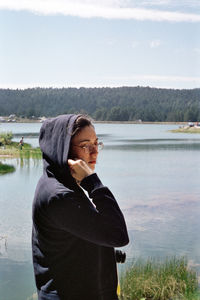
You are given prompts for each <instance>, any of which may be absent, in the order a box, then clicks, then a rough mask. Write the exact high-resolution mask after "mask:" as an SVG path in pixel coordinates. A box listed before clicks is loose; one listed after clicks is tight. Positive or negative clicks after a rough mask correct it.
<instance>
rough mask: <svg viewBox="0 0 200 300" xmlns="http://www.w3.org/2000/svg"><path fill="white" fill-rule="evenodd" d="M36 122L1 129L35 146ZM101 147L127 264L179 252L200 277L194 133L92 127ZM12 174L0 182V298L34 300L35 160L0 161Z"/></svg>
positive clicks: (101, 167) (198, 146)
mask: <svg viewBox="0 0 200 300" xmlns="http://www.w3.org/2000/svg"><path fill="white" fill-rule="evenodd" d="M40 126H41V124H38V123H31V124H16V123H15V124H10V123H6V124H1V125H0V131H3V130H4V131H12V132H13V133H14V135H15V138H14V139H15V140H16V141H19V139H20V136H21V135H24V136H25V142H29V143H31V144H32V145H33V146H38V140H37V134H38V132H39V129H40ZM95 127H96V131H97V134H98V136H99V139H100V140H102V141H103V142H104V144H105V147H104V150H103V151H102V152H101V153H100V154H99V160H98V164H97V167H96V171H97V173H98V175H99V177H100V178H101V180H102V182H103V183H104V184H105V185H107V186H109V188H110V189H111V190H112V192H113V193H114V195H115V196H116V198H117V200H118V202H119V205H120V207H121V208H122V210H123V213H124V215H125V218H126V221H127V226H128V230H129V235H130V244H129V245H128V246H127V247H125V248H124V249H123V250H125V251H126V253H127V261H131V260H133V259H138V258H146V257H149V256H151V257H165V256H171V255H181V256H182V255H184V256H187V257H188V260H189V262H190V265H191V266H193V267H194V268H196V269H197V270H198V271H199V272H200V234H199V228H200V218H199V215H200V184H199V178H200V155H199V152H200V135H198V134H183V133H171V132H169V131H168V130H170V129H174V128H177V127H178V126H177V125H143V124H141V125H135V124H96V125H95ZM1 161H4V162H6V163H11V164H13V165H15V167H16V172H15V173H13V174H7V175H4V176H1V177H0V236H3V237H5V238H3V239H1V240H0V300H32V299H36V298H34V296H33V295H34V293H35V290H36V289H35V285H34V279H33V271H32V263H31V205H32V199H33V194H34V190H35V186H36V184H37V181H38V179H39V177H40V175H41V173H42V161H41V160H25V159H24V160H20V159H1Z"/></svg>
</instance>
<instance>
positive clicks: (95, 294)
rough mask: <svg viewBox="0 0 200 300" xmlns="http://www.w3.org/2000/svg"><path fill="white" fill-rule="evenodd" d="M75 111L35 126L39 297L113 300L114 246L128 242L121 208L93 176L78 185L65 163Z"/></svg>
mask: <svg viewBox="0 0 200 300" xmlns="http://www.w3.org/2000/svg"><path fill="white" fill-rule="evenodd" d="M76 118H77V115H62V116H58V117H56V118H52V119H48V120H46V121H45V122H44V123H43V125H42V127H41V130H40V138H39V142H40V148H41V150H42V153H43V162H44V172H43V175H42V177H41V178H40V180H39V182H38V185H37V188H36V191H35V197H34V201H33V231H32V252H33V265H34V272H35V280H36V286H37V289H38V299H39V300H47V299H48V300H115V299H118V298H117V295H116V289H117V273H116V261H115V252H114V247H121V246H124V245H126V244H127V243H128V234H127V229H126V225H125V221H124V217H123V215H122V212H121V210H120V208H119V206H118V204H117V202H116V200H115V198H114V196H113V195H112V193H111V192H110V190H109V189H108V188H107V187H105V186H104V185H103V184H102V183H101V181H100V180H99V178H98V176H97V174H92V175H90V176H88V177H86V178H84V179H83V180H82V182H81V187H82V188H83V189H84V190H86V191H87V193H88V196H89V198H90V199H91V200H92V202H93V204H92V202H91V201H90V200H89V198H88V197H87V196H86V194H85V193H84V191H83V190H82V188H80V187H79V186H78V185H77V184H76V182H75V180H74V179H73V177H72V176H71V174H70V171H69V167H68V165H67V159H68V152H69V146H70V140H71V132H72V128H73V124H74V122H75V120H76Z"/></svg>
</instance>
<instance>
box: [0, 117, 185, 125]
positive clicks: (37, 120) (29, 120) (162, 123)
mask: <svg viewBox="0 0 200 300" xmlns="http://www.w3.org/2000/svg"><path fill="white" fill-rule="evenodd" d="M4 118H5V120H6V119H7V118H8V117H4ZM49 118H53V117H49ZM47 119H48V118H47ZM93 122H94V123H95V124H141V125H146V124H155V125H156V124H158V125H186V124H188V122H170V121H167V122H164V121H162V122H161V121H155V122H150V121H140V120H135V121H108V120H107V121H98V120H93ZM8 123H9V124H10V123H11V124H15V123H41V124H42V123H43V122H42V121H41V120H40V119H22V118H17V119H16V120H14V121H7V120H6V121H4V122H1V121H0V125H1V124H8Z"/></svg>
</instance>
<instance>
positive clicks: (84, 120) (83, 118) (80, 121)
mask: <svg viewBox="0 0 200 300" xmlns="http://www.w3.org/2000/svg"><path fill="white" fill-rule="evenodd" d="M86 126H92V127H94V126H93V124H92V119H91V118H90V117H89V116H87V115H79V116H78V118H77V119H76V121H75V122H74V126H73V129H72V137H73V136H75V135H76V134H77V133H79V132H80V131H81V130H82V129H83V128H84V127H86Z"/></svg>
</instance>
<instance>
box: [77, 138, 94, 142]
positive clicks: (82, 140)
mask: <svg viewBox="0 0 200 300" xmlns="http://www.w3.org/2000/svg"><path fill="white" fill-rule="evenodd" d="M95 141H98V138H96V139H95ZM84 142H90V140H81V141H79V143H84Z"/></svg>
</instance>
